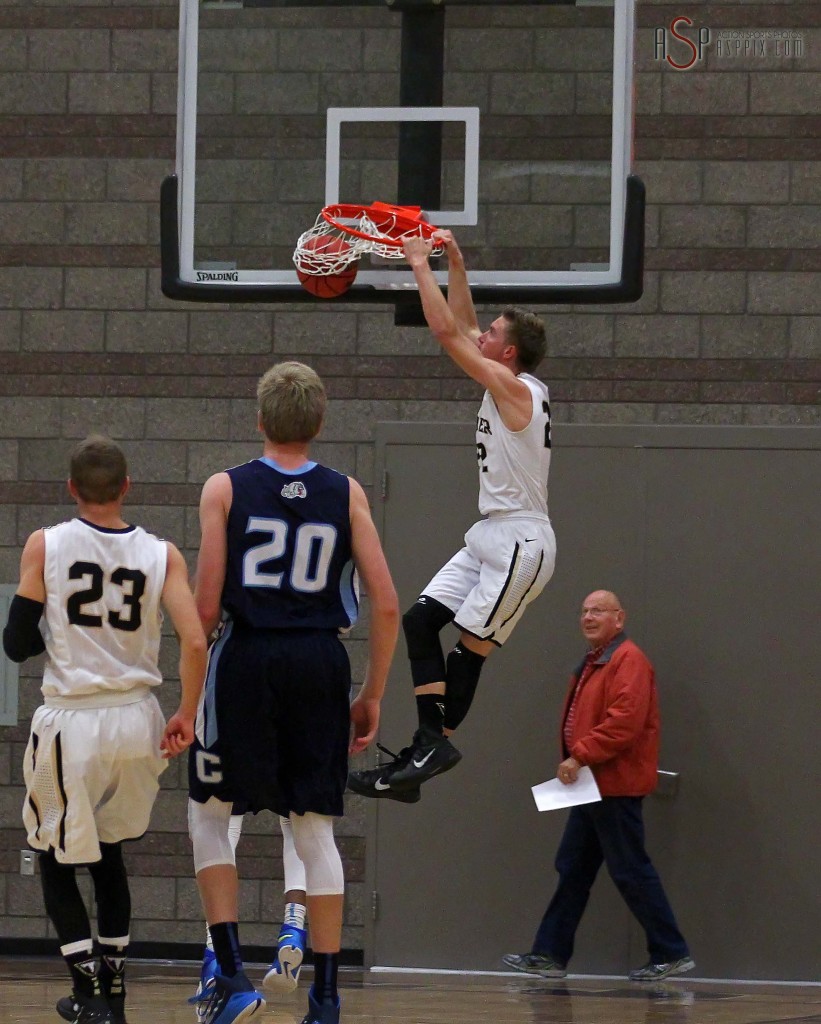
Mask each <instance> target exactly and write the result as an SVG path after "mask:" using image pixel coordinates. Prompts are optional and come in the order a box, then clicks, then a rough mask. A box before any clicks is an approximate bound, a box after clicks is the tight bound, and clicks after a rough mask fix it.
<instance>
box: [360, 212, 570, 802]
mask: <svg viewBox="0 0 821 1024" xmlns="http://www.w3.org/2000/svg"><path fill="white" fill-rule="evenodd" d="M437 237H438V238H440V239H441V241H443V242H444V244H445V247H446V249H447V253H448V297H447V299H445V296H444V295H443V293H442V290H441V289H440V288H439V285H438V284H437V282H436V278H435V277H434V275H433V272H432V270H431V268H430V265H429V263H428V257H429V255H430V251H431V243H430V242H429V241H425V240H424V239H421V238H414V239H410V240H408V241H406V242H405V256H406V258H407V260H408V263H409V264H410V266H411V268H412V269H413V273H414V276H415V278H416V282H417V284H418V286H419V296H420V298H421V300H422V307H423V309H424V312H425V318H426V320H427V322H428V326H429V327H430V329H431V331H432V332H433V334H434V335H435V336H436V339H437V340H438V341H439V343H440V344H441V346H442V348H443V349H444V350H445V352H447V354H448V355H449V356H450V357H451V359H453V361H454V362H455V363H456V364H457V366H459V367H460V368H461V369H462V370H464V371H465V373H466V374H468V376H470V377H472V378H473V379H474V380H475V381H477V382H478V383H480V384H483V385H484V387H485V388H486V390H485V394H484V398H483V400H482V405H481V408H480V409H479V416H478V419H477V424H476V454H477V459H478V463H479V511H480V513H481V514H482V515H483V516H484V517H485V518H484V519H482V520H480V521H479V522H478V523H476V524H475V525H474V526H472V527H471V529H470V530H468V532H467V534H466V535H465V546H464V547H463V548H462V549H461V550H460V551H458V552H457V553H456V555H454V557H453V558H451V560H450V561H449V562H448V563H447V564H446V565H445V566H443V568H442V569H441V570H440V571H439V572H438V573H437V574H436V575H435V576H434V578H433V579H432V580H431V581H430V583H429V584H428V585H427V586H426V587H425V589H424V590H423V591H422V594H421V595H420V596H419V598H418V600H417V601H416V603H415V604H414V605H413V606H412V607H411V608H410V610H409V611H408V612H406V613H405V615H404V617H403V620H402V622H403V627H404V631H405V639H406V641H407V646H408V657H409V659H410V665H411V675H412V678H413V685H414V693H415V696H416V705H417V712H418V717H419V728H418V730H417V731H416V733H415V734H414V737H413V740H412V742H411V744H410V746H408V747H405V748H404V750H402V751H401V752H400V753H399V754H398V755H394V754H390V751H386V753H388V754H389V755H390V757H391V758H392V760H391V761H389V762H387V763H385V764H381V765H379V766H377V767H376V768H374V769H370V770H367V771H358V772H351V773H350V775H349V777H348V787H349V788H350V789H351V790H353V791H354V792H356V793H360V794H361V795H363V796H370V797H387V798H388V799H393V800H402V801H404V802H408V799H409V797H410V796H413V797H415V798H416V799H418V794H419V786H420V785H421V784H422V783H423V782H425V781H427V779H430V778H432V777H433V776H434V775H440V774H442V772H446V771H448V770H449V769H450V768H453V767H454V766H455V765H456V764H457V763H458V761H459V760H460V759H461V756H462V755H461V754H460V753H459V751H458V750H457V749H456V748H455V747H454V746H453V744H452V743H451V742H450V740H449V739H448V736H449V735H450V734H451V733H452V732H453V730H454V729H456V727H457V726H458V725H459V724H460V723H461V722H462V720H463V719H464V717H465V715H466V714H467V712H468V709H469V708H470V705H471V702H472V700H473V697H474V694H475V692H476V686H477V683H478V681H479V674H480V672H481V670H482V666H483V664H484V661H485V658H486V657H487V655H488V654H489V653H490V651H492V650H493V648H494V647H501V646H502V645H503V644H504V642H505V641H506V640H507V638H508V637H509V636H510V634H511V632H512V631H513V628H514V626H515V625H516V623H517V622H518V621H519V619H520V618H521V616H522V613H523V612H524V609H525V608H526V606H527V605H528V604H529V603H530V602H531V601H532V600H533V599H534V598H535V597H537V596H538V594H539V593H540V592H541V591H542V589H543V588H544V586H545V584H546V583H547V581H548V580H549V579H550V577H551V576H552V574H553V566H554V562H555V558H556V540H555V537H554V535H553V529H552V527H551V525H550V519H549V518H548V514H547V478H548V472H549V470H550V399H549V396H548V391H547V387H546V386H545V385H544V384H543V383H542V382H541V381H540V380H537V379H536V377H534V376H532V373H531V371H533V370H535V369H536V367H537V366H538V365H539V363H540V362H541V360H542V358H543V357H544V354H545V349H546V341H545V329H544V324H543V322H542V321H541V319H540V318H539V317H537V316H535V315H534V314H533V313H530V312H528V311H527V310H523V309H518V308H515V307H511V308H508V309H505V310H504V311H503V312H502V314H501V315H500V316H499V317H497V318H496V319H495V320H494V321H493V323H492V324H491V325H490V327H489V328H488V329H487V330H486V331H481V330H480V328H479V324H478V321H477V319H476V311H475V309H474V306H473V300H472V298H471V294H470V287H469V285H468V280H467V274H466V272H465V264H464V260H463V258H462V253H461V252H460V250H459V247H458V245H457V244H456V241H455V239H454V237H453V235H452V234H451V233H450V232H449V231H441V232H438V233H437ZM449 622H453V623H454V625H455V626H456V627H457V628H458V629H459V631H460V637H459V641H458V642H457V644H456V645H455V646H454V648H453V649H452V650H451V651H450V652H449V653H448V655H447V658H445V656H444V654H443V651H442V645H441V642H440V639H439V633H440V631H441V630H442V629H443V627H444V626H445V625H446V624H447V623H449ZM383 749H384V748H383Z"/></svg>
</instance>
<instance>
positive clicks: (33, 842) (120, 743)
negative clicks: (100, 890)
mask: <svg viewBox="0 0 821 1024" xmlns="http://www.w3.org/2000/svg"><path fill="white" fill-rule="evenodd" d="M164 728H165V719H164V718H163V715H162V711H161V710H160V706H159V704H158V703H157V698H156V697H155V696H154V695H153V694H149V695H147V696H144V697H142V698H141V699H140V700H139V701H138V702H137V703H133V704H118V705H115V706H113V707H111V706H110V707H93V708H77V709H76V710H75V709H67V708H64V707H59V708H56V707H46V706H43V707H39V708H38V709H37V711H36V712H35V713H34V718H33V719H32V723H31V736H30V737H29V742H28V746H27V747H26V753H25V759H24V762H23V774H24V777H25V782H26V797H25V802H24V804H23V823H24V825H25V827H26V831H27V832H28V842H29V845H30V846H32V847H33V848H34V849H35V850H48V849H49V847H51V848H53V849H54V853H55V856H56V858H57V860H58V861H60V863H63V864H90V863H93V862H94V861H98V860H99V859H100V843H118V842H120V841H122V840H124V839H139V837H140V836H141V835H142V834H143V833H144V832H145V831H146V829H147V828H148V822H149V819H150V817H151V809H152V807H153V806H154V800H155V798H156V796H157V790H158V789H159V781H158V780H159V776H160V774H161V772H163V771H164V770H165V768H166V767H167V762H166V761H165V760H164V759H163V758H161V757H160V740H161V739H162V734H163V729H164Z"/></svg>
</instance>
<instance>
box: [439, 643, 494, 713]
mask: <svg viewBox="0 0 821 1024" xmlns="http://www.w3.org/2000/svg"><path fill="white" fill-rule="evenodd" d="M484 663H485V655H484V654H477V653H476V651H471V650H469V649H468V648H467V647H465V645H464V644H463V643H462V642H461V641H460V642H459V643H458V644H457V645H456V646H455V647H454V648H453V650H452V651H451V652H450V654H448V660H447V666H446V669H445V728H446V729H455V728H456V727H457V726H458V725H461V724H462V722H463V720H464V718H465V715H466V714H467V713H468V711H469V710H470V705H471V704H472V703H473V698H474V696H475V695H476V687H477V685H478V683H479V674H480V672H481V671H482V666H483V665H484Z"/></svg>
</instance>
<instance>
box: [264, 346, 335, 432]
mask: <svg viewBox="0 0 821 1024" xmlns="http://www.w3.org/2000/svg"><path fill="white" fill-rule="evenodd" d="M257 399H258V401H259V415H260V419H261V421H262V429H263V430H264V431H265V436H266V437H267V438H268V440H269V441H273V442H274V443H275V444H285V443H287V442H289V441H311V440H313V438H315V437H316V435H317V434H318V433H319V428H320V427H321V426H322V418H323V416H324V415H325V406H326V404H327V396H326V395H325V386H324V385H323V383H322V381H321V380H320V378H319V374H318V373H317V372H316V370H313V369H311V367H310V366H306V365H305V363H297V362H287V363H277V364H276V365H275V366H272V367H271V369H270V370H267V371H266V372H265V373H264V374H263V375H262V377H260V380H259V384H257Z"/></svg>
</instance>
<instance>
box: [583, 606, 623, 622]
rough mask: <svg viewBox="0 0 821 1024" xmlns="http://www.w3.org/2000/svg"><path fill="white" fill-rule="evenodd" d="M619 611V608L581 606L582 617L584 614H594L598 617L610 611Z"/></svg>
mask: <svg viewBox="0 0 821 1024" xmlns="http://www.w3.org/2000/svg"><path fill="white" fill-rule="evenodd" d="M620 611H621V608H582V618H584V617H585V615H595V617H596V618H597V619H598V618H599V617H600V616H602V615H607V614H609V613H610V612H613V613H616V612H620Z"/></svg>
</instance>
